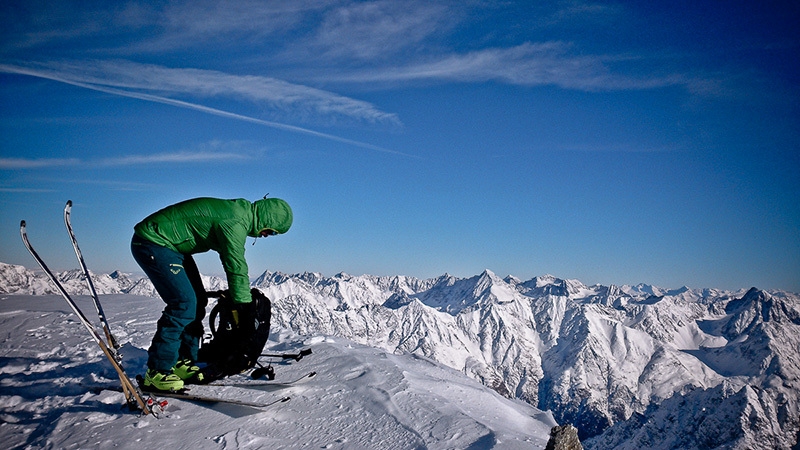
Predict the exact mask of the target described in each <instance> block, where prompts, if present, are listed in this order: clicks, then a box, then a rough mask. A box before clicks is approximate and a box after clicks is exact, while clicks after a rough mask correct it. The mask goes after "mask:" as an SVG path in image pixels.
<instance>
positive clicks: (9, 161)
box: [0, 158, 81, 170]
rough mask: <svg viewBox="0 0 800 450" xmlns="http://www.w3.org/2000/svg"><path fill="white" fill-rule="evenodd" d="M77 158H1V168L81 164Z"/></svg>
mask: <svg viewBox="0 0 800 450" xmlns="http://www.w3.org/2000/svg"><path fill="white" fill-rule="evenodd" d="M80 163H81V160H80V159H76V158H0V169H5V170H15V169H39V168H44V167H63V166H74V165H77V164H80Z"/></svg>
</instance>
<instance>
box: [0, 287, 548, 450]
mask: <svg viewBox="0 0 800 450" xmlns="http://www.w3.org/2000/svg"><path fill="white" fill-rule="evenodd" d="M101 298H102V302H103V308H104V309H105V311H106V313H107V314H108V315H109V316H110V317H112V320H111V325H112V327H113V328H115V331H116V334H117V337H118V338H119V339H120V340H122V341H123V342H126V344H125V345H124V346H123V348H122V354H123V362H124V365H125V366H127V372H128V373H129V374H130V375H131V376H133V374H135V373H141V372H142V371H143V370H144V369H145V363H146V360H147V353H146V350H145V349H146V348H147V346H148V345H149V340H150V339H151V337H152V332H153V331H154V329H155V322H156V320H157V318H158V315H159V310H160V303H161V302H160V300H156V299H153V298H147V297H141V296H134V295H105V296H102V297H101ZM75 299H76V301H79V302H80V303H81V309H82V310H84V311H85V312H87V313H88V312H91V311H92V308H93V306H92V304H91V301H90V299H89V298H88V297H75ZM0 327H2V330H3V339H2V347H1V348H2V350H0V352H1V353H2V356H0V374H2V378H0V439H2V442H3V444H4V447H5V448H193V449H204V448H214V449H216V448H299V447H304V448H348V449H349V448H356V449H391V448H397V449H403V448H409V449H412V448H432V449H433V448H492V447H495V448H510V449H513V448H544V447H545V445H546V443H547V439H548V433H549V431H550V428H551V427H552V426H554V425H555V421H554V420H553V418H552V416H551V415H549V414H545V413H542V412H541V411H539V410H537V409H535V408H533V407H531V406H530V405H528V404H526V403H524V402H521V401H518V400H510V399H507V398H504V397H502V396H500V395H499V394H497V393H496V392H494V391H492V390H490V389H487V388H486V387H485V386H482V385H480V384H479V383H477V382H476V381H475V380H472V379H470V378H468V377H466V376H464V375H463V374H460V373H458V372H456V371H454V370H452V369H450V368H446V367H444V366H442V365H440V364H437V363H435V362H432V361H429V360H426V359H424V358H420V357H415V356H413V355H404V356H398V355H392V354H387V353H386V352H385V351H383V350H380V349H376V348H372V347H365V346H362V345H358V344H354V343H352V342H349V341H347V340H346V339H341V338H330V337H322V336H317V337H310V338H306V339H305V340H300V338H299V337H298V336H297V335H294V334H293V333H290V332H286V331H284V332H282V333H278V332H276V333H275V335H274V336H273V339H272V340H271V342H270V343H269V344H268V345H270V346H271V347H272V349H275V350H278V351H283V350H286V349H290V348H295V347H300V346H308V345H310V346H311V347H312V348H313V354H312V355H310V356H307V357H306V358H304V359H303V360H302V361H299V362H294V361H291V362H280V361H276V362H275V366H274V367H275V368H276V372H277V377H278V380H280V379H287V380H288V379H293V378H296V377H299V376H301V375H303V374H304V373H307V372H309V371H316V372H318V375H317V376H316V377H314V378H312V379H310V380H308V381H306V382H304V383H302V384H298V385H295V386H291V387H282V388H279V387H277V386H274V385H273V386H260V387H258V388H256V387H254V386H251V387H250V388H244V387H238V386H225V387H219V386H218V387H208V386H195V387H193V389H192V391H193V392H195V393H200V394H203V393H207V394H220V393H221V394H223V395H224V396H226V397H229V398H239V399H246V400H250V401H268V400H270V399H276V398H279V397H282V396H289V397H291V400H290V401H289V402H287V403H280V404H278V405H276V406H273V407H271V408H270V409H268V410H266V411H261V410H258V409H254V408H250V407H246V406H237V405H227V404H214V405H213V406H210V405H208V404H204V403H193V402H188V401H183V400H178V399H168V400H169V405H168V407H167V408H166V411H165V413H164V416H165V417H162V418H160V419H156V418H154V417H152V416H139V415H137V414H135V413H130V412H126V411H125V410H123V408H122V406H121V405H122V403H123V398H122V394H121V393H120V392H118V391H117V390H114V387H116V386H118V385H119V381H118V380H117V379H116V372H114V370H113V369H112V368H111V366H110V364H108V362H107V360H106V359H105V357H104V356H103V354H102V353H101V351H100V348H99V347H98V346H97V345H96V344H95V343H94V341H92V340H91V339H90V338H89V336H88V333H87V332H86V330H85V329H84V328H83V327H82V326H81V325H80V323H79V322H78V321H77V319H76V318H75V316H74V314H72V313H71V312H70V310H69V307H68V306H67V304H66V302H64V300H63V299H62V298H61V297H60V296H43V297H38V296H37V297H32V296H18V295H1V296H0ZM276 331H277V330H276ZM267 359H268V358H262V360H263V361H264V362H266V360H267ZM228 380H231V381H238V382H241V383H242V384H246V383H248V382H249V381H252V380H250V379H249V378H248V377H246V376H236V377H230V378H228Z"/></svg>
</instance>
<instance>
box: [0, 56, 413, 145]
mask: <svg viewBox="0 0 800 450" xmlns="http://www.w3.org/2000/svg"><path fill="white" fill-rule="evenodd" d="M150 67H152V66H150ZM0 72H5V73H16V74H23V75H29V76H33V77H39V78H45V79H49V80H53V81H59V82H62V83H67V84H71V85H74V86H79V87H83V88H87V89H92V90H96V91H100V92H105V93H108V94H113V95H119V96H123V97H130V98H136V99H139V100H146V101H151V102H156V103H163V104H167V105H172V106H177V107H180V108H187V109H193V110H195V111H201V112H204V113H208V114H213V115H216V116H220V117H227V118H230V119H236V120H242V121H245V122H251V123H255V124H259V125H264V126H267V127H271V128H277V129H281V130H285V131H290V132H294V133H301V134H306V135H311V136H315V137H319V138H322V139H327V140H331V141H336V142H341V143H344V144H349V145H353V146H356V147H361V148H366V149H370V150H375V151H379V152H383V153H392V154H396V155H403V156H411V157H415V156H413V155H409V154H406V153H402V152H398V151H394V150H391V149H386V148H383V147H380V146H377V145H372V144H368V143H365V142H359V141H355V140H352V139H347V138H342V137H339V136H335V135H332V134H328V133H322V132H319V131H314V130H311V129H308V128H303V127H298V126H294V125H288V124H284V123H279V122H273V121H269V120H263V119H258V118H255V117H251V116H246V115H243V114H237V113H233V112H229V111H225V110H221V109H217V108H211V107H208V106H205V105H200V104H197V103H191V102H187V101H183V100H176V99H173V98H168V97H164V96H159V95H154V94H149V93H145V92H139V91H133V90H127V89H118V88H117V87H112V86H109V85H113V86H116V85H122V86H124V87H129V86H128V85H127V84H126V83H120V82H110V81H107V80H106V81H104V80H102V79H97V78H95V77H93V76H78V75H76V74H75V73H72V72H69V71H66V72H60V71H58V70H53V69H39V68H35V67H28V66H17V65H9V64H0ZM201 72H203V71H201ZM169 84H170V83H169V82H167V83H165V84H163V85H162V87H164V86H166V85H169ZM201 84H202V83H201ZM364 105H366V104H364ZM367 109H369V108H367Z"/></svg>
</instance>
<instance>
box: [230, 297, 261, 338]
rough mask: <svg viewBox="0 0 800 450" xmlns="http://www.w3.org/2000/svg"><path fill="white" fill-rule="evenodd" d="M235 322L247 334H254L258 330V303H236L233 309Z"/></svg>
mask: <svg viewBox="0 0 800 450" xmlns="http://www.w3.org/2000/svg"><path fill="white" fill-rule="evenodd" d="M231 312H232V313H233V322H234V324H235V325H236V327H237V328H238V329H239V330H240V331H241V332H243V333H244V335H245V336H250V335H252V334H253V333H254V332H255V330H256V303H255V302H248V303H234V304H233V308H232V310H231Z"/></svg>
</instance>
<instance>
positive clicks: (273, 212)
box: [250, 198, 294, 237]
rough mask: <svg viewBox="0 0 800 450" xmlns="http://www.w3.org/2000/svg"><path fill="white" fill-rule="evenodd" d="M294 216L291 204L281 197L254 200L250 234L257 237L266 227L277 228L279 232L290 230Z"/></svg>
mask: <svg viewBox="0 0 800 450" xmlns="http://www.w3.org/2000/svg"><path fill="white" fill-rule="evenodd" d="M293 220H294V216H293V214H292V208H291V207H289V204H288V203H286V202H285V201H283V200H281V199H279V198H265V199H263V200H258V201H255V202H253V228H252V229H251V230H250V236H251V237H256V236H258V235H259V234H260V233H261V231H263V230H265V229H270V230H275V231H276V232H278V234H283V233H286V232H287V231H289V228H291V226H292V221H293Z"/></svg>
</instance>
